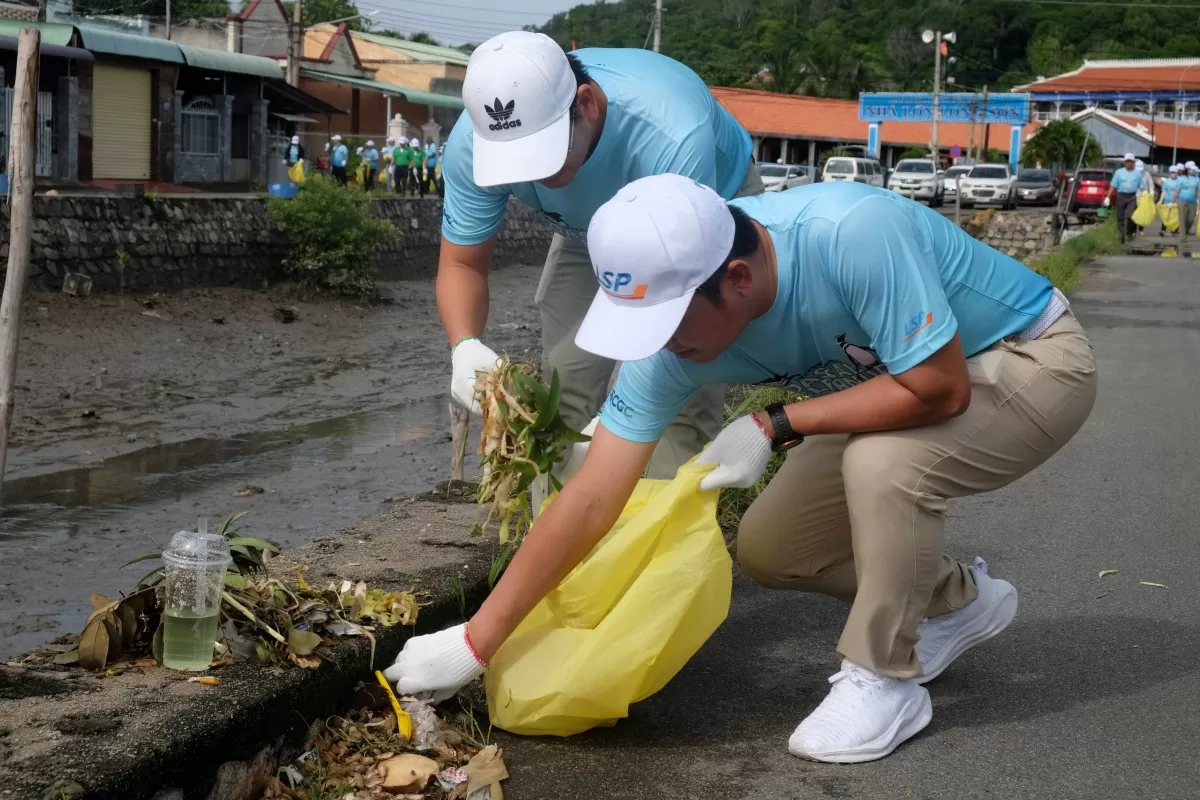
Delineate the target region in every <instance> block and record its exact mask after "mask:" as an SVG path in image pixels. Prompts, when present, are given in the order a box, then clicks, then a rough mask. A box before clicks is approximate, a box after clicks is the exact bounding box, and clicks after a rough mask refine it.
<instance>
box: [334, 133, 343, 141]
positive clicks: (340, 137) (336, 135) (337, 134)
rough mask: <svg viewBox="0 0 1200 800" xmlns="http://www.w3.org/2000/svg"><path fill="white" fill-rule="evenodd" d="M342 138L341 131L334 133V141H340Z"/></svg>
mask: <svg viewBox="0 0 1200 800" xmlns="http://www.w3.org/2000/svg"><path fill="white" fill-rule="evenodd" d="M341 140H342V135H341V134H340V133H335V134H334V135H333V141H335V142H340V141H341Z"/></svg>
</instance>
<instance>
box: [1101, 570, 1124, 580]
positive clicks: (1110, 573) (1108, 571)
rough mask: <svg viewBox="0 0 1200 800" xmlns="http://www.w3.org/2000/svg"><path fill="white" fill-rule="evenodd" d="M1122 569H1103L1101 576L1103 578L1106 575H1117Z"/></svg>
mask: <svg viewBox="0 0 1200 800" xmlns="http://www.w3.org/2000/svg"><path fill="white" fill-rule="evenodd" d="M1120 571H1121V570H1119V569H1102V570H1100V577H1101V578H1103V577H1104V576H1106V575H1116V574H1117V573H1118V572H1120Z"/></svg>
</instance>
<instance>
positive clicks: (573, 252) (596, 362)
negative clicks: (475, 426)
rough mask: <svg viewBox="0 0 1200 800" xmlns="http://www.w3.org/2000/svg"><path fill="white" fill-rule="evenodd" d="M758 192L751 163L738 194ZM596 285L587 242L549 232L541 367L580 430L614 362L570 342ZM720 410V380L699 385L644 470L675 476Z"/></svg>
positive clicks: (597, 404)
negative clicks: (554, 379)
mask: <svg viewBox="0 0 1200 800" xmlns="http://www.w3.org/2000/svg"><path fill="white" fill-rule="evenodd" d="M762 192H763V183H762V178H760V177H759V175H758V168H757V167H756V166H755V165H753V164H751V165H750V168H749V169H748V170H747V171H746V181H745V183H743V184H742V188H741V190H740V191H739V192H738V196H739V197H743V196H746V195H754V194H762ZM598 286H599V284H597V282H596V274H595V272H593V271H592V262H591V259H590V258H589V257H588V252H587V246H586V245H584V244H583V243H582V242H578V241H576V240H574V239H569V238H567V237H565V236H562V235H560V234H555V235H554V240H553V241H552V242H551V243H550V252H549V254H548V255H547V256H546V266H545V267H544V268H543V269H542V278H541V282H540V283H539V284H538V289H537V295H536V296H535V302H536V303H537V305H538V308H539V310H540V311H541V314H542V371H543V373H544V374H545V375H546V376H547V377H548V376H549V375H550V371H551V370H558V377H559V380H560V381H561V382H562V397H561V400H560V401H559V402H560V405H559V409H560V411H561V413H562V418H563V420H564V421H565V422H566V423H567V424H568V425H570V426H572V427H574V428H575V429H576V430H582V429H583V428H584V427H585V426H586V425H587V424H588V423H589V422H591V421H592V418H593V417H595V416H596V414H597V413H599V411H600V409H601V408H602V407H603V405H604V399H605V397H606V396H607V395H608V388H609V383H610V381H611V380H612V373H613V367H614V366H615V362H613V361H611V360H609V359H607V358H601V357H600V356H598V355H595V354H593V353H588V352H586V351H584V350H581V349H579V348H578V347H576V345H575V333H576V331H578V330H579V324H580V323H581V322H582V321H583V317H584V315H586V314H587V310H588V308H589V307H590V306H591V304H592V299H593V298H594V297H595V296H596V289H597V288H598ZM724 412H725V386H724V385H723V384H722V385H719V386H717V385H714V386H705V387H703V388H701V389H700V391H698V392H696V395H695V396H694V397H693V398H692V400H691V402H689V403H688V404H687V405H686V406H684V407H683V410H682V411H680V412H679V416H678V417H676V418H675V419H674V420H673V421H672V422H671V424H670V426H669V427H668V428H667V431H666V433H665V434H664V435H663V438H662V440H661V441H660V442H659V443H658V447H656V448H655V450H654V455H653V456H652V457H651V459H650V466H649V467H648V468H647V470H646V475H647V476H648V477H651V478H673V477H675V472H676V470H678V469H679V466H680V465H681V464H683V463H685V462H686V461H687V460H688V459H690V458H691V457H692V456H694V455H696V454H697V453H699V452H700V451H701V450H702V449H703V448H704V445H706V444H708V443H709V442H711V441H712V440H713V439H714V438H715V437H716V435H717V434H718V433H720V432H721V428H722V426H723V425H724Z"/></svg>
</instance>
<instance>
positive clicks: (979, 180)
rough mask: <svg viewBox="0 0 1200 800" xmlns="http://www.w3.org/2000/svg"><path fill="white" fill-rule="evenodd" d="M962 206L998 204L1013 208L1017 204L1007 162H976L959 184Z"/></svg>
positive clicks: (1002, 206)
mask: <svg viewBox="0 0 1200 800" xmlns="http://www.w3.org/2000/svg"><path fill="white" fill-rule="evenodd" d="M959 186H961V187H962V197H961V198H959V202H960V203H961V204H962V205H964V206H974V205H985V204H986V205H992V204H995V205H999V206H1000V207H1001V208H1014V207H1015V206H1016V204H1017V198H1016V192H1015V191H1014V189H1013V174H1012V170H1010V169H1009V168H1008V165H1007V164H976V165H975V166H973V167H971V171H970V172H968V173H967V174H966V177H964V178H963V179H962V182H961V183H960V184H959Z"/></svg>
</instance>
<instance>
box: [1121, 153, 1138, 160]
mask: <svg viewBox="0 0 1200 800" xmlns="http://www.w3.org/2000/svg"><path fill="white" fill-rule="evenodd" d="M1121 160H1122V161H1133V160H1135V156H1134V155H1133V153H1126V154H1125V157H1124V158H1122V159H1121Z"/></svg>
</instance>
